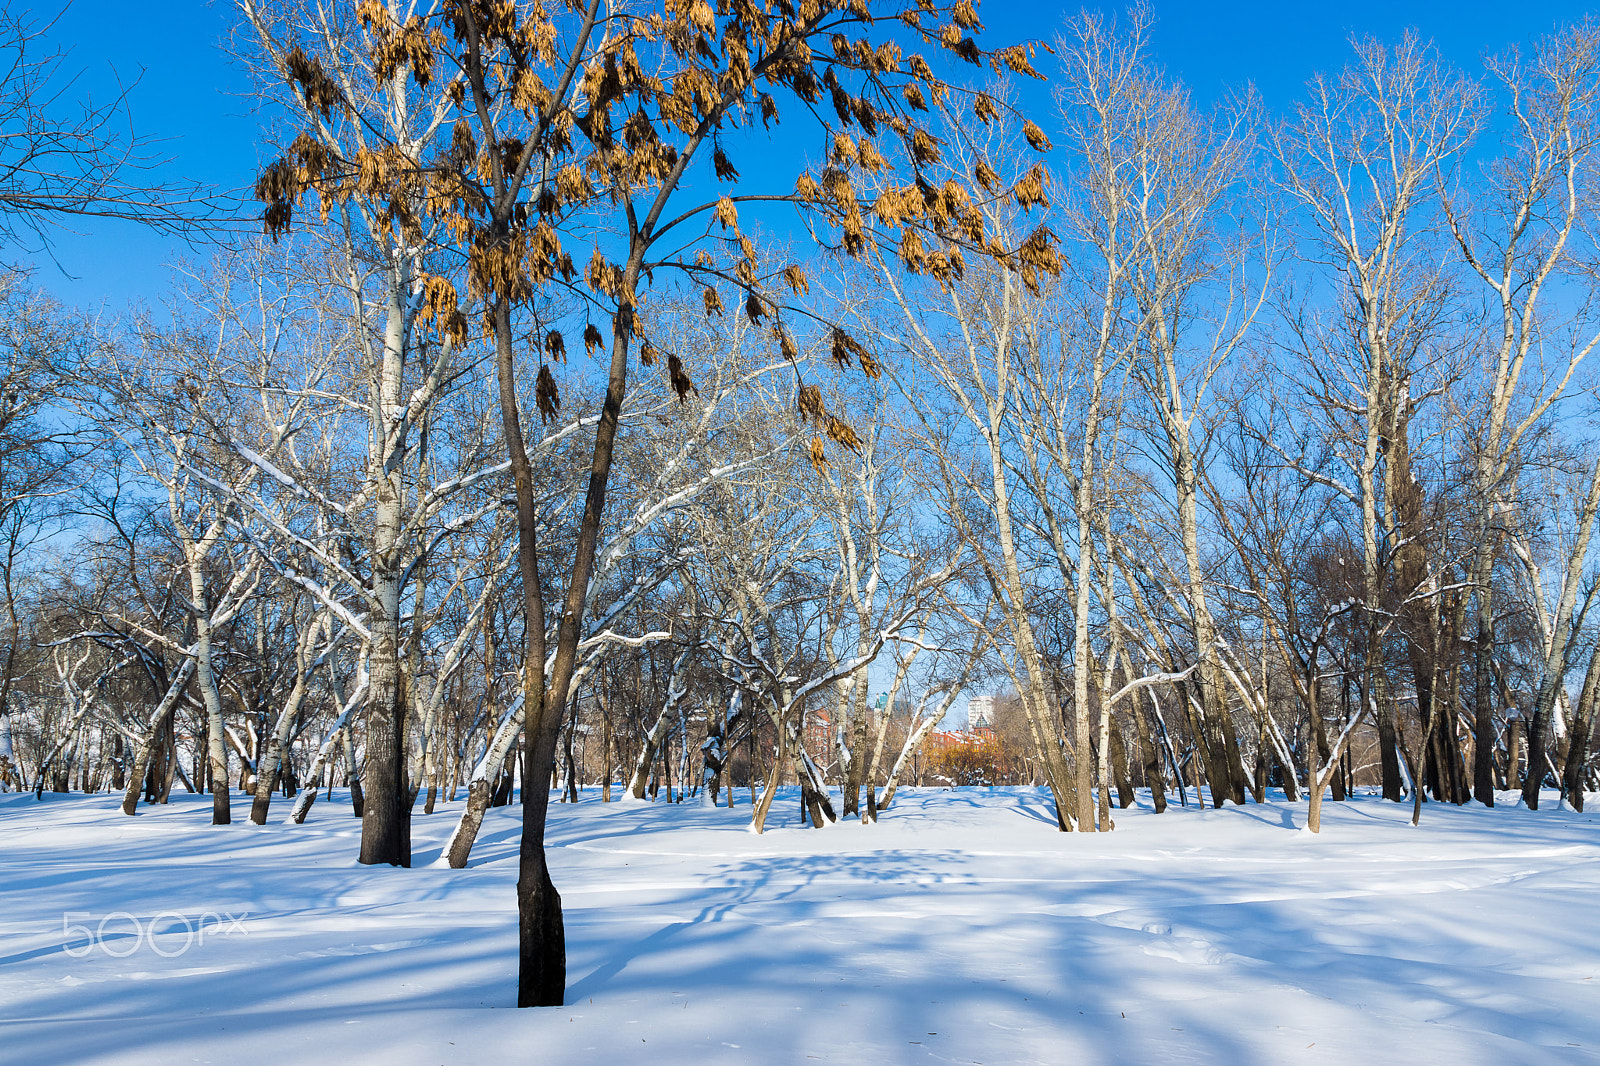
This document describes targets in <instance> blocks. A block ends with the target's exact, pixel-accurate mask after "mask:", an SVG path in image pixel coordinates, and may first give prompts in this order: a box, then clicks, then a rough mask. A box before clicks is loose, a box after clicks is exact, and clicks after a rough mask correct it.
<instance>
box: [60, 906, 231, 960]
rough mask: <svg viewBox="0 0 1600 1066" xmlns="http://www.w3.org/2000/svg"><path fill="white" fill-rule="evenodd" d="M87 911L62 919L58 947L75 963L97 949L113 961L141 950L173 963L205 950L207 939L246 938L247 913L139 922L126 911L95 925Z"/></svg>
mask: <svg viewBox="0 0 1600 1066" xmlns="http://www.w3.org/2000/svg"><path fill="white" fill-rule="evenodd" d="M94 917H95V916H94V915H93V914H92V913H90V912H89V911H67V912H65V913H64V914H62V915H61V935H62V936H64V937H66V940H67V942H66V943H65V944H63V945H62V946H61V950H62V951H65V952H66V953H67V954H68V955H71V956H72V957H73V958H75V959H81V958H83V957H84V956H85V955H87V954H89V953H90V952H91V951H94V950H95V949H96V948H98V949H99V950H100V951H103V952H104V953H105V954H107V955H110V956H111V957H112V958H114V959H125V958H127V957H128V956H129V955H132V954H133V953H134V952H136V951H138V950H139V949H140V948H149V949H150V950H151V951H153V952H155V953H156V954H157V955H160V956H161V957H162V958H164V959H175V958H177V957H178V956H179V955H182V954H184V953H185V952H187V951H189V949H191V948H197V947H204V946H205V942H206V937H208V936H210V937H217V936H233V935H234V934H235V933H237V934H239V935H241V936H243V935H248V934H249V932H250V931H249V930H248V929H246V928H245V926H244V921H245V919H246V918H248V917H250V912H249V911H244V912H242V913H240V914H231V913H228V912H226V911H225V912H223V913H220V914H219V913H217V912H216V911H206V912H205V913H203V914H201V915H199V916H198V917H195V916H192V915H188V914H179V913H178V912H177V911H162V912H161V913H160V914H157V915H155V916H154V917H152V918H150V919H148V920H147V921H140V920H139V918H138V917H137V916H136V915H133V914H130V913H129V912H127V911H112V912H111V913H110V914H108V915H106V916H105V917H103V918H101V919H100V920H99V921H98V922H95V920H94Z"/></svg>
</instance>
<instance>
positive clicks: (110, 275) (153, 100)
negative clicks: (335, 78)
mask: <svg viewBox="0 0 1600 1066" xmlns="http://www.w3.org/2000/svg"><path fill="white" fill-rule="evenodd" d="M1078 7H1079V5H1078V4H1075V3H1074V4H1055V3H1048V2H1044V3H1023V2H1018V0H988V2H987V3H984V4H983V5H982V6H981V8H980V12H981V14H982V16H983V18H984V19H985V21H986V24H987V27H988V37H989V39H990V40H991V41H994V42H999V41H1005V40H1014V39H1019V38H1025V37H1036V38H1048V37H1049V36H1051V35H1052V34H1053V33H1054V32H1055V30H1056V28H1057V27H1058V26H1059V25H1060V24H1061V21H1062V19H1063V17H1064V16H1065V15H1066V14H1067V13H1069V12H1073V11H1076V10H1078ZM1106 9H1107V10H1118V8H1110V7H1108V8H1106ZM1153 9H1154V11H1155V13H1156V18H1157V22H1156V25H1155V29H1154V33H1153V44H1154V50H1155V54H1156V55H1157V57H1158V59H1159V61H1160V62H1161V63H1162V64H1163V65H1164V66H1165V67H1166V68H1167V70H1168V71H1169V72H1170V73H1171V74H1173V75H1176V76H1177V77H1179V78H1181V79H1183V80H1184V81H1185V82H1186V83H1188V84H1189V85H1190V86H1191V87H1192V88H1193V89H1194V90H1195V91H1196V93H1197V95H1198V96H1199V97H1200V98H1201V99H1209V98H1214V97H1216V96H1217V95H1219V94H1221V93H1223V92H1225V91H1226V90H1227V89H1228V88H1229V87H1230V86H1238V85H1241V84H1243V83H1245V82H1253V83H1254V84H1255V85H1256V87H1257V88H1258V89H1259V90H1260V91H1261V93H1262V94H1263V96H1264V98H1265V100H1266V102H1267V104H1268V105H1269V106H1270V107H1272V108H1273V109H1274V110H1278V109H1281V108H1283V107H1285V106H1287V105H1288V104H1289V103H1290V102H1292V101H1293V100H1294V99H1295V98H1296V97H1297V95H1298V94H1299V92H1300V89H1301V87H1302V86H1303V84H1304V82H1305V80H1306V78H1307V77H1308V76H1310V75H1311V74H1312V73H1313V72H1315V71H1318V70H1324V71H1333V70H1336V69H1338V68H1339V67H1340V66H1342V65H1343V64H1344V62H1345V60H1346V57H1347V55H1348V46H1347V43H1346V42H1347V39H1348V37H1349V35H1350V34H1351V33H1355V32H1359V33H1371V34H1375V35H1378V36H1380V37H1386V38H1393V37H1395V36H1398V35H1399V34H1400V33H1401V32H1403V31H1404V30H1405V29H1406V28H1407V27H1414V28H1416V29H1418V30H1419V31H1421V32H1422V33H1423V34H1424V35H1425V36H1427V37H1431V38H1432V39H1433V40H1434V41H1435V42H1436V43H1437V45H1438V46H1439V48H1440V50H1441V51H1442V52H1443V53H1444V55H1445V56H1446V57H1447V58H1448V59H1450V60H1451V61H1452V62H1454V63H1457V64H1460V65H1462V66H1467V67H1476V66H1477V64H1478V61H1479V57H1480V56H1481V55H1483V54H1484V53H1485V52H1486V51H1498V50H1500V49H1502V48H1504V47H1506V46H1507V45H1509V44H1513V43H1526V42H1527V41H1530V40H1532V39H1534V38H1536V37H1537V36H1539V35H1540V34H1542V33H1544V32H1547V31H1548V30H1550V29H1551V28H1552V27H1554V26H1555V24H1556V23H1557V22H1558V21H1570V20H1572V19H1574V18H1578V17H1581V16H1582V14H1583V13H1584V11H1585V10H1586V8H1585V7H1584V6H1583V5H1581V4H1574V3H1572V2H1570V0H1565V2H1563V0H1521V2H1519V3H1516V4H1514V5H1508V4H1504V3H1489V2H1485V0H1458V2H1454V3H1451V2H1448V0H1395V2H1390V3H1373V2H1370V0H1353V2H1350V3H1343V4H1321V3H1306V2H1293V0H1291V2H1289V3H1282V2H1280V0H1273V2H1270V3H1269V2H1264V0H1241V2H1233V3H1228V2H1216V0H1210V2H1196V0H1190V2H1180V0H1156V2H1155V3H1154V4H1153ZM35 10H36V11H50V10H53V9H52V8H50V7H48V6H46V7H42V8H36V9H35ZM233 24H234V7H233V5H232V3H230V2H227V0H215V2H214V3H210V4H206V3H199V2H164V3H163V2H148V3H144V4H130V3H128V2H127V0H119V2H114V0H74V2H73V3H72V4H71V5H70V6H69V7H68V8H67V9H66V11H65V12H64V13H63V14H62V15H61V17H60V19H59V20H58V21H57V23H56V25H55V27H54V29H53V30H52V32H51V37H52V39H53V41H54V42H55V43H56V44H57V46H59V47H63V48H67V49H70V50H71V54H70V55H69V56H68V58H67V60H66V64H65V67H66V68H67V69H70V70H74V71H81V72H82V73H81V74H80V76H79V81H78V83H77V85H76V86H75V87H74V91H82V90H88V91H92V92H94V93H95V95H96V96H97V97H98V96H101V95H104V94H105V93H107V92H108V91H111V90H112V89H113V87H114V86H115V85H116V83H117V78H118V77H120V78H121V79H122V81H124V82H129V81H134V80H135V79H137V85H136V86H135V87H134V89H133V90H132V92H131V105H132V109H133V117H134V122H135V123H136V126H137V128H138V129H139V130H140V132H141V134H142V135H143V136H145V137H148V138H152V139H156V140H157V141H159V144H158V145H157V151H158V153H159V154H160V155H162V156H165V157H169V158H170V163H169V164H168V166H167V168H166V169H167V172H168V173H170V174H171V175H172V176H174V177H186V178H191V179H196V180H200V181H205V182H210V183H214V184H217V185H219V186H222V187H224V188H230V189H241V188H245V187H247V186H248V185H249V184H250V183H251V182H252V181H253V180H254V175H255V170H256V168H257V166H258V165H259V163H260V161H261V160H262V158H263V157H264V155H265V152H264V150H263V149H262V148H261V147H260V145H261V143H262V138H261V134H260V128H261V126H262V123H263V120H264V119H266V118H269V117H270V116H264V115H262V114H260V113H258V111H257V104H256V101H255V100H254V99H253V98H252V97H251V95H250V91H249V90H250V83H249V79H248V78H247V77H246V76H245V74H244V73H243V71H242V69H241V68H240V67H239V66H238V65H237V64H236V63H235V62H234V61H232V60H231V59H230V58H229V57H228V55H227V54H226V52H225V50H224V49H225V46H226V44H227V39H228V37H229V35H230V33H231V32H232V29H233ZM77 228H78V230H79V231H80V232H78V233H64V234H59V235H58V236H57V238H56V241H55V245H54V251H55V256H56V259H57V260H58V261H59V267H58V266H57V265H55V264H53V263H51V262H50V260H49V259H48V258H45V257H34V261H35V263H36V266H37V267H38V275H37V276H38V280H39V282H40V283H42V284H44V285H45V286H47V287H48V288H50V289H52V290H53V291H55V292H56V293H57V294H58V295H60V296H61V297H62V298H64V299H66V300H67V301H69V302H71V303H75V304H79V305H102V304H103V305H105V306H106V307H108V308H109V309H118V308H120V307H122V306H124V305H125V304H126V303H127V302H128V301H129V300H138V299H143V300H147V301H159V299H160V295H161V293H162V291H163V290H164V289H165V288H166V286H167V283H168V279H169V277H170V267H171V264H173V263H175V262H177V261H179V260H180V259H182V258H185V257H187V258H191V259H192V258H196V257H201V256H203V255H204V251H203V249H201V250H190V249H188V248H186V247H185V246H184V245H183V244H182V243H181V242H178V241H173V240H170V239H165V238H161V237H159V236H154V235H151V234H148V233H144V232H141V231H140V230H139V229H138V228H137V227H135V226H133V225H131V224H127V223H117V222H97V223H87V224H82V225H79V226H78V227H77ZM63 271H65V273H64V272H63ZM68 275H71V276H68Z"/></svg>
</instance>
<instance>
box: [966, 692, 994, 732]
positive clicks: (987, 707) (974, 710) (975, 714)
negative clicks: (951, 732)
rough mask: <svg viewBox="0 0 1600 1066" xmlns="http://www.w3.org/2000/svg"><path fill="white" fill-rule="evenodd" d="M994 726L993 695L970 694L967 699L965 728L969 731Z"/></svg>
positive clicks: (988, 728)
mask: <svg viewBox="0 0 1600 1066" xmlns="http://www.w3.org/2000/svg"><path fill="white" fill-rule="evenodd" d="M993 728H994V697H993V696H972V697H970V698H969V699H968V700H967V729H968V730H970V731H971V732H974V733H975V732H978V731H979V730H990V729H993Z"/></svg>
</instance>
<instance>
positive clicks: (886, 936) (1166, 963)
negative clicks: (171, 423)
mask: <svg viewBox="0 0 1600 1066" xmlns="http://www.w3.org/2000/svg"><path fill="white" fill-rule="evenodd" d="M342 798H343V797H341V796H337V795H336V800H335V802H333V803H323V802H319V803H318V804H317V806H316V807H315V808H313V810H312V813H311V817H310V818H309V820H308V821H307V823H306V824H305V825H304V826H298V827H297V826H284V825H280V824H277V823H276V819H275V820H274V824H271V825H269V826H266V827H263V828H256V827H253V826H250V825H248V824H245V825H238V824H236V825H233V826H231V827H224V828H213V827H212V826H211V825H209V824H208V823H209V819H210V813H211V811H210V804H211V799H210V797H209V796H183V797H178V798H176V799H175V802H174V803H173V804H172V805H171V806H169V807H166V808H159V807H142V808H141V809H140V814H139V816H138V817H137V818H133V819H129V818H124V817H123V816H121V815H120V814H118V813H117V812H116V809H115V808H116V797H113V796H109V795H95V796H78V795H72V796H57V795H52V794H49V793H46V794H45V798H44V801H43V802H42V803H35V802H34V800H33V798H32V796H31V795H24V796H18V795H6V796H0V870H3V872H4V880H3V883H0V903H3V909H0V929H3V930H4V934H5V935H4V940H3V946H0V1048H3V1049H4V1050H3V1053H0V1060H4V1061H5V1062H7V1063H29V1064H30V1066H40V1064H46V1063H75V1064H77V1063H100V1062H115V1063H129V1062H149V1063H179V1062H191V1061H192V1062H215V1063H237V1062H240V1061H253V1060H255V1059H256V1058H258V1057H259V1056H261V1055H264V1054H265V1055H270V1056H271V1057H272V1058H273V1059H274V1060H275V1061H280V1062H291V1063H319V1062H362V1063H365V1062H382V1063H385V1064H396V1066H398V1064H411V1063H417V1064H437V1063H478V1062H516V1063H523V1062H539V1063H551V1064H558V1063H559V1064H563V1066H572V1064H588V1063H596V1064H599V1063H604V1064H606V1066H615V1064H618V1063H623V1062H630V1061H649V1062H652V1063H656V1064H676V1063H684V1064H690V1063H694V1064H703V1063H747V1062H759V1063H802V1064H803V1063H807V1062H811V1061H817V1062H840V1063H853V1064H860V1063H921V1062H941V1063H942V1062H954V1063H972V1062H977V1063H985V1064H996V1063H1035V1062H1037V1063H1052V1064H1059V1063H1116V1062H1136V1061H1137V1062H1148V1063H1188V1062H1217V1063H1255V1062H1261V1063H1268V1062H1271V1063H1278V1062H1295V1063H1299V1062H1306V1063H1315V1062H1330V1063H1331V1062H1339V1063H1352V1062H1355V1063H1376V1062H1407V1063H1428V1062H1435V1061H1449V1062H1452V1063H1456V1064H1471V1063H1545V1062H1551V1063H1569V1062H1597V1061H1600V930H1597V928H1596V922H1595V920H1594V919H1595V907H1594V904H1595V900H1596V899H1597V894H1596V889H1597V888H1600V817H1597V816H1596V815H1593V814H1590V815H1577V814H1574V813H1572V812H1571V811H1567V810H1558V809H1555V803H1556V801H1555V797H1554V796H1553V795H1552V796H1551V797H1550V800H1549V809H1547V810H1545V811H1542V812H1540V813H1532V812H1529V811H1526V810H1522V809H1514V810H1508V809H1505V807H1502V808H1501V809H1497V810H1494V811H1486V810H1483V809H1482V808H1473V807H1468V808H1463V809H1455V808H1450V807H1446V806H1442V805H1439V804H1429V805H1428V806H1427V807H1426V808H1425V810H1424V812H1423V821H1422V826H1421V828H1420V829H1413V828H1412V827H1411V826H1410V825H1409V824H1408V819H1409V816H1410V810H1411V809H1410V806H1409V804H1407V805H1404V806H1400V805H1395V804H1386V803H1383V802H1381V801H1379V800H1376V799H1372V798H1363V799H1360V800H1358V801H1356V802H1353V803H1349V804H1329V805H1328V810H1327V814H1326V815H1325V817H1326V819H1327V820H1326V822H1325V823H1324V832H1323V833H1322V835H1321V836H1320V837H1315V836H1312V835H1311V834H1309V833H1305V832H1300V831H1297V829H1296V828H1294V827H1297V826H1299V825H1301V824H1303V823H1304V819H1305V808H1304V805H1303V804H1302V805H1298V806H1295V805H1290V804H1286V803H1283V802H1281V801H1279V802H1277V803H1273V804H1268V805H1265V806H1255V805H1250V806H1246V807H1228V808H1226V809H1224V810H1221V811H1199V810H1194V809H1188V810H1173V811H1170V812H1169V813H1167V814H1165V815H1162V816H1159V817H1157V816H1155V815H1153V814H1152V813H1151V812H1150V811H1148V810H1146V809H1138V808H1136V809H1130V810H1128V811H1123V812H1119V813H1118V814H1117V816H1116V817H1117V827H1118V828H1117V830H1116V832H1114V833H1111V834H1107V835H1102V836H1091V835H1084V834H1076V833H1075V834H1071V835H1062V834H1058V833H1056V832H1055V831H1054V829H1053V825H1052V820H1051V818H1050V815H1049V814H1048V813H1047V808H1046V806H1045V804H1044V801H1043V799H1042V798H1041V796H1040V795H1038V794H1037V793H1035V792H1033V791H1032V790H1026V789H994V790H986V789H972V790H961V791H958V792H950V791H935V790H917V789H910V790H903V791H902V792H901V793H900V796H899V797H898V798H897V801H896V807H895V809H894V810H893V811H892V812H889V813H886V814H885V815H884V818H883V820H882V821H881V822H880V823H879V824H878V825H876V826H873V827H865V828H864V827H862V826H860V825H851V824H842V825H838V826H832V827H829V828H828V829H826V830H823V831H816V830H805V829H799V828H791V826H792V825H793V819H794V816H795V808H796V806H797V802H796V799H795V797H794V796H792V795H791V796H787V797H786V798H784V799H783V800H781V801H780V804H781V805H780V806H778V807H775V808H774V818H773V823H772V824H773V825H774V828H773V829H772V830H771V831H769V832H768V833H767V834H766V835H765V836H757V835H754V834H752V833H750V832H748V831H747V830H746V824H747V820H748V817H749V807H748V802H747V795H746V794H744V793H741V794H740V795H739V804H740V805H739V807H738V808H737V809H735V810H732V811H729V810H725V809H723V810H708V809H705V808H703V807H700V806H697V805H694V806H691V805H687V804H685V805H682V806H669V805H667V804H665V803H661V804H656V805H625V804H611V805H602V804H600V803H599V802H598V801H597V799H595V798H594V797H591V796H586V797H585V801H584V802H582V803H580V804H578V805H576V806H574V807H569V806H566V805H554V806H553V808H552V809H553V811H554V813H553V815H552V836H551V856H552V858H551V863H552V867H553V869H554V871H555V875H556V880H557V884H558V885H559V887H560V889H561V891H562V893H563V896H564V899H565V903H566V908H567V937H568V944H567V946H568V958H569V963H568V985H569V992H568V1003H569V1004H570V1005H569V1006H567V1007H563V1008H545V1009H539V1010H521V1011H519V1010H516V1009H515V1008H514V1007H512V1004H513V1003H514V1001H515V994H516V935H517V934H516V929H517V925H516V913H515V906H514V897H513V880H514V878H515V869H516V842H517V832H518V820H517V816H518V809H517V808H515V807H511V808H501V809H496V810H493V811H491V812H490V815H489V818H488V819H487V820H486V821H485V824H484V830H483V833H482V835H481V837H480V838H479V842H478V846H477V849H476V851H475V852H474V861H473V865H472V866H471V867H470V868H469V869H466V870H459V871H452V870H450V869H448V868H445V867H443V866H442V865H424V864H428V863H431V862H433V860H434V859H435V858H436V857H437V856H438V853H439V849H440V847H441V845H442V843H443V841H444V839H445V837H446V836H447V835H448V833H449V831H450V829H451V827H452V826H453V824H454V822H455V817H454V815H455V812H456V811H458V810H459V807H458V806H457V805H442V806H441V809H440V811H439V813H436V814H434V815H432V816H429V817H424V816H421V815H420V814H419V815H418V816H417V818H416V819H415V822H414V829H413V834H414V841H415V852H416V856H417V861H418V863H419V868H417V869H412V870H396V869H391V868H387V867H379V868H366V867H361V866H358V865H356V863H355V862H354V856H355V852H356V845H357V841H358V836H359V830H360V824H359V822H358V821H357V820H356V819H354V818H352V817H350V811H349V806H348V804H347V803H341V802H339V800H340V799H342ZM1144 798H1146V799H1147V797H1144ZM1502 798H1503V801H1504V803H1505V804H1506V805H1509V804H1511V803H1512V802H1514V799H1515V797H1514V796H1513V795H1512V794H1509V793H1508V794H1505V795H1504V796H1503V797H1502ZM286 810H287V807H286V805H285V806H284V807H283V808H282V809H281V810H279V811H278V815H279V817H281V816H282V814H283V813H285V812H286ZM247 811H248V805H247V803H246V802H245V801H244V800H242V799H241V800H240V801H238V802H237V803H236V806H235V812H236V813H235V817H236V818H238V819H241V820H242V819H244V817H245V816H246V814H247ZM63 915H67V916H68V917H66V918H64V917H63ZM134 921H137V922H138V923H139V926H140V928H141V929H145V930H146V933H145V935H140V934H139V933H138V932H136V931H135V928H134ZM70 925H79V926H83V927H84V930H80V931H78V932H77V933H75V934H74V935H73V936H72V937H71V938H69V937H67V936H64V928H65V927H66V926H70ZM197 925H198V926H199V927H200V928H201V929H202V930H203V934H204V935H203V936H201V935H199V934H198V933H197V932H196V927H197ZM149 929H154V931H155V935H153V936H152V935H149V934H148V930H149ZM85 930H86V932H85ZM69 949H70V950H69ZM80 955H81V957H75V956H80ZM117 956H123V957H117ZM636 1055H637V1056H640V1058H638V1059H636V1058H635V1056H636Z"/></svg>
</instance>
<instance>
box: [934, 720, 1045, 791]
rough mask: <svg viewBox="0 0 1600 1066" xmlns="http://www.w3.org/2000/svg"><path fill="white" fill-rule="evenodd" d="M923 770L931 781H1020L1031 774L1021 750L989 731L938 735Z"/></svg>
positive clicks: (986, 783)
mask: <svg viewBox="0 0 1600 1066" xmlns="http://www.w3.org/2000/svg"><path fill="white" fill-rule="evenodd" d="M941 741H942V742H941ZM924 773H925V776H926V778H927V780H928V781H930V782H939V783H942V784H951V785H1018V784H1026V783H1027V782H1028V778H1029V770H1028V766H1027V761H1026V760H1025V759H1024V758H1023V757H1022V753H1021V752H1020V751H1017V750H1015V749H1014V748H1013V747H1012V745H1011V744H1008V743H1007V742H1006V740H1005V739H1004V738H1003V737H1001V736H1000V735H999V734H997V733H990V732H980V733H957V734H943V735H942V736H938V738H937V740H936V742H935V743H934V744H932V745H930V750H929V751H928V754H927V763H926V769H925V771H924Z"/></svg>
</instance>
